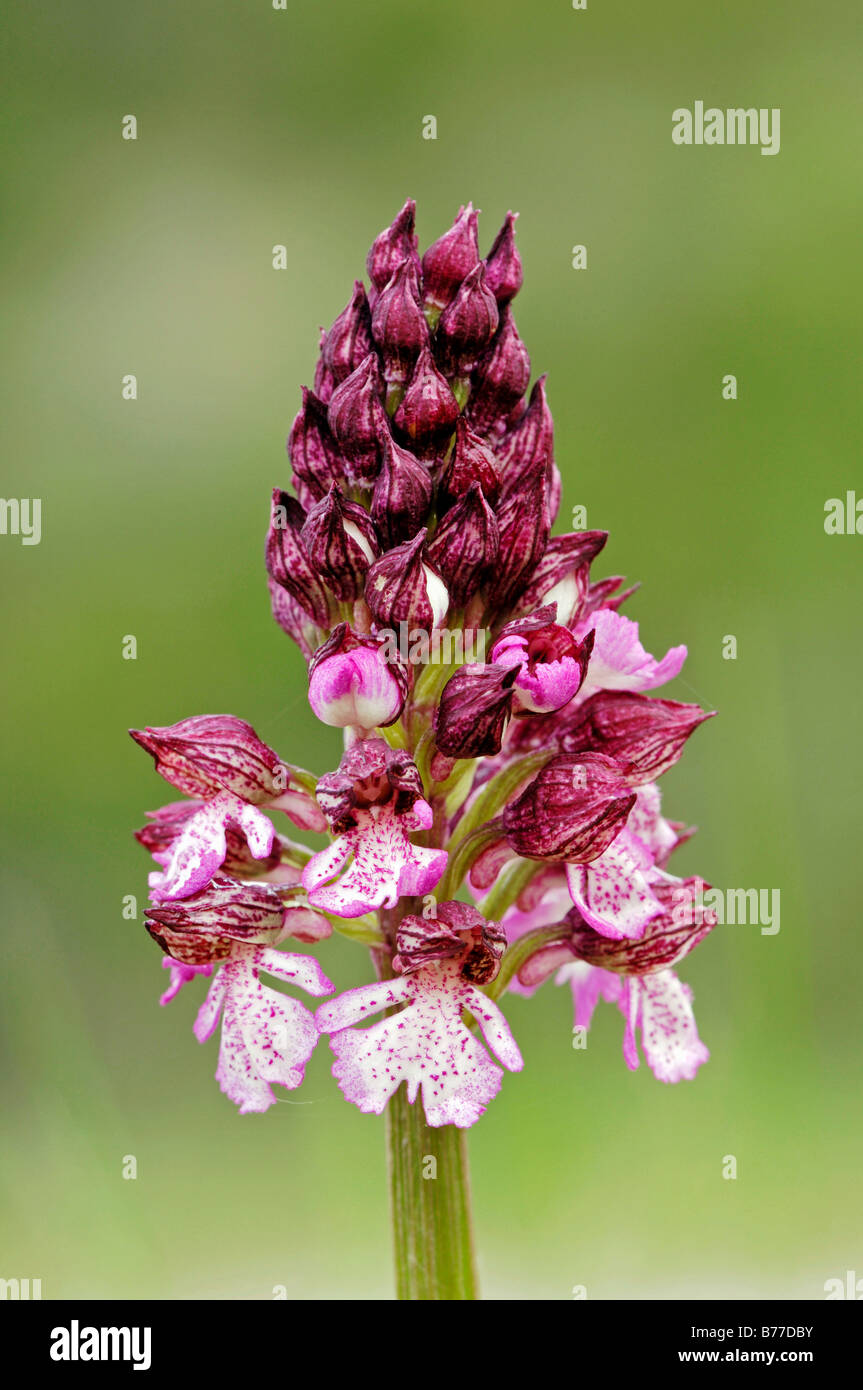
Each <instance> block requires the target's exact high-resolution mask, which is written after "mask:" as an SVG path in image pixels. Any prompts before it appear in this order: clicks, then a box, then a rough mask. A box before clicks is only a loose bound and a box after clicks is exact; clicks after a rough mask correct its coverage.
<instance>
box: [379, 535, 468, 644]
mask: <svg viewBox="0 0 863 1390" xmlns="http://www.w3.org/2000/svg"><path fill="white" fill-rule="evenodd" d="M426 540H427V535H426V531H425V530H422V531H418V532H417V534H416V536H415V537H414V538H413V540H411V541H405V543H404V544H403V545H397V546H396V547H395V548H394V549H393V550H388V551H386V553H385V554H384V555H382V556H381V557H380V559H378V560H376V561H375V563H374V564H373V565H372V566H371V567H370V569H369V572H368V574H367V575H366V589H365V593H366V603H367V604H368V606H369V609H370V611H371V615H372V617H373V618H374V621H375V623H376V624H377V626H378V628H387V629H390V630H394V629H395V630H398V626H399V623H407V625H408V627H409V628H410V629H421V630H423V631H426V632H430V631H431V630H432V629H433V628H436V627H440V625H441V623H442V622H443V620H444V618H445V617H446V615H447V612H448V611H449V606H450V599H449V594H448V592H447V588H446V585H445V584H444V582H443V579H442V578H441V576H440V575H439V574H438V572H437V570H436V569H435V568H434V566H433V565H432V564H430V563H429V560H428V555H427V551H426Z"/></svg>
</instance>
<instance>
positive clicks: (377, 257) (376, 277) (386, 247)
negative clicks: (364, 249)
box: [366, 198, 420, 291]
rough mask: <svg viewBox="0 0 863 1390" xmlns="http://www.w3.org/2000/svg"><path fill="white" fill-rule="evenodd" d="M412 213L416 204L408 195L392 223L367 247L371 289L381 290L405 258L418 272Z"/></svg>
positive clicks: (414, 211) (418, 260)
mask: <svg viewBox="0 0 863 1390" xmlns="http://www.w3.org/2000/svg"><path fill="white" fill-rule="evenodd" d="M415 216H416V203H415V202H414V200H413V198H408V200H407V202H406V203H405V205H404V207H403V208H402V210H401V212H400V213H399V215H398V217H397V218H396V219H395V221H394V222H393V223H392V225H391V226H389V227H385V228H384V230H383V231H382V232H381V234H380V236H377V237H376V238H375V240H374V241H373V242H372V246H371V250H370V251H369V254H368V256H367V257H366V270H367V271H368V275H369V279H370V280H371V282H372V285H373V286H374V288H375V290H378V291H379V290H382V289H383V288H384V286H385V285H386V283H387V281H388V280H389V279H391V278H392V275H393V272H394V271H395V270H396V269H397V268H398V267H399V266H400V265H401V263H402V261H404V260H406V259H409V260H410V261H411V262H412V264H413V265H414V266H415V267H416V269H417V271H419V268H420V258H419V252H418V250H417V238H416V232H415V231H414V218H415Z"/></svg>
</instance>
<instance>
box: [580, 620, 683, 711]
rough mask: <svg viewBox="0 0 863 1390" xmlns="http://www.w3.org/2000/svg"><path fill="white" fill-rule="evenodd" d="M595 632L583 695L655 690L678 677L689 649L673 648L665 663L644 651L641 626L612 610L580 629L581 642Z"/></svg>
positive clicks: (583, 697)
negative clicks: (607, 691) (601, 692)
mask: <svg viewBox="0 0 863 1390" xmlns="http://www.w3.org/2000/svg"><path fill="white" fill-rule="evenodd" d="M591 628H593V629H594V631H595V632H596V641H595V645H594V648H593V653H592V655H591V658H590V666H589V667H588V671H587V676H586V678H585V682H584V685H583V686H582V687H581V691H580V692H579V696H580V698H581V699H585V698H586V697H587V696H588V695H592V694H593V693H594V691H597V690H653V689H654V688H655V687H656V686H658V685H664V684H665V682H666V681H670V680H671V679H672V678H673V677H674V676H676V675H678V674H679V672H680V670H681V668H682V666H683V663H684V661H685V660H686V648H685V647H671V648H670V650H669V651H667V652H666V654H665V656H664V657H663V658H662V660H661V661H657V660H656V659H655V657H652V656H651V655H650V653H649V652H646V651H645V650H644V647H643V646H642V645H641V642H640V640H639V636H638V623H636V622H633V621H632V619H631V618H624V617H623V615H622V614H621V613H616V612H614V611H613V609H611V608H600V609H598V610H597V612H596V613H594V614H592V615H591V617H590V619H589V620H588V621H587V623H585V624H582V625H581V626H580V627H579V628H578V630H577V636H578V637H579V639H583V638H584V637H585V636H586V635H587V633H588V632H589V631H590V630H591Z"/></svg>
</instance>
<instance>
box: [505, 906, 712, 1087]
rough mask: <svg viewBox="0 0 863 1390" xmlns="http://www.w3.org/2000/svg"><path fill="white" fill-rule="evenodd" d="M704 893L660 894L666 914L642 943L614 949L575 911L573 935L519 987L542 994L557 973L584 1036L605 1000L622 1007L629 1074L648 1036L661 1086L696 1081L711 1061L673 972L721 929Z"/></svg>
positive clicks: (549, 950) (544, 953)
mask: <svg viewBox="0 0 863 1390" xmlns="http://www.w3.org/2000/svg"><path fill="white" fill-rule="evenodd" d="M704 886H705V885H704V883H703V881H702V880H701V879H687V880H685V881H681V880H677V881H676V882H671V883H667V884H663V885H662V886H661V887H660V888H659V890H658V891H659V893H660V896H661V898H662V902H663V911H662V913H661V914H660V915H658V916H656V917H655V918H654V919H653V921H652V922H651V923H650V926H649V927H648V929H647V931H646V932H645V933H644V935H643V937H642V938H641V939H640V940H639V941H636V942H631V941H627V942H614V941H609V940H608V938H607V937H605V936H603V935H601V934H600V933H597V932H594V931H592V930H591V928H590V927H589V926H588V925H587V923H585V922H584V921H583V919H581V918H580V915H579V913H578V912H577V911H575V910H574V911H573V912H572V913H571V914H570V916H569V918H568V919H567V926H568V934H567V935H565V936H564V937H563V938H562V939H561V941H560V942H559V943H554V944H551V945H549V946H548V947H546V948H545V949H544V950H541V951H539V952H537V953H536V954H534V955H533V956H531V957H530V958H529V959H528V961H527V962H526V964H525V965H524V966H523V967H522V969H521V970H520V972H519V980H520V981H521V983H522V984H523V985H526V986H528V987H535V986H536V985H537V984H540V983H541V982H542V981H543V980H544V979H547V978H548V976H549V975H550V974H552V973H553V972H555V971H556V972H557V983H558V984H567V983H568V984H570V985H571V987H572V992H573V997H574V1000H575V1023H576V1026H577V1027H580V1028H587V1027H589V1025H590V1022H591V1019H592V1016H593V1011H594V1009H595V1007H596V1004H597V1002H598V1000H599V999H600V998H603V999H605V1000H607V1001H608V1002H609V1003H616V1004H617V1005H618V1007H619V1009H620V1011H621V1013H622V1014H623V1017H624V1019H625V1022H626V1028H625V1032H624V1041H623V1055H624V1058H625V1060H626V1064H627V1066H628V1067H629V1068H630V1069H631V1070H633V1071H634V1070H635V1069H636V1068H637V1067H638V1048H637V1045H636V1031H637V1030H638V1029H640V1030H641V1045H642V1050H643V1052H644V1056H645V1060H646V1061H647V1064H648V1066H649V1067H650V1069H651V1071H652V1072H653V1074H654V1076H656V1077H657V1078H658V1080H660V1081H666V1082H676V1081H683V1080H687V1081H691V1080H693V1079H694V1077H695V1074H696V1072H697V1071H698V1068H699V1067H700V1066H701V1065H702V1063H704V1062H706V1061H707V1060H708V1057H709V1056H710V1054H709V1052H708V1050H707V1048H706V1047H705V1046H704V1044H703V1043H702V1042H701V1040H700V1038H699V1036H698V1032H697V1029H696V1026H695V1016H694V1014H693V1012H692V1004H691V999H692V991H691V990H690V988H689V986H688V985H685V984H683V982H682V981H681V980H679V979H678V977H677V975H676V974H675V972H674V970H673V969H672V968H671V967H672V966H673V965H675V964H677V962H678V961H680V960H681V959H682V958H683V957H684V956H685V955H687V954H688V953H689V951H691V950H692V949H693V948H694V947H695V946H696V945H697V944H698V943H699V941H702V940H703V939H704V937H705V936H706V935H707V933H708V932H709V931H710V930H711V929H712V928H713V926H715V923H716V918H715V914H713V913H710V912H706V911H704V909H703V908H702V906H701V895H702V893H703V889H704Z"/></svg>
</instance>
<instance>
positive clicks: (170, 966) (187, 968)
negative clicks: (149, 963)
mask: <svg viewBox="0 0 863 1390" xmlns="http://www.w3.org/2000/svg"><path fill="white" fill-rule="evenodd" d="M162 969H163V970H170V972H171V983H170V984H169V985H168V988H167V989H166V990H165V992H164V994H160V995H159V1003H160V1005H161V1006H162V1008H164V1007H165V1005H166V1004H170V1002H171V1000H172V999H176V997H177V995H178V994H179V993H180V990H181V989H182V988H183V986H184V985H188V984H191V982H192V980H194V979H197V977H198V976H199V975H212V973H213V967H212V965H184V964H183V963H182V961H179V960H173V959H172V958H171V956H163V957H162Z"/></svg>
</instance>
